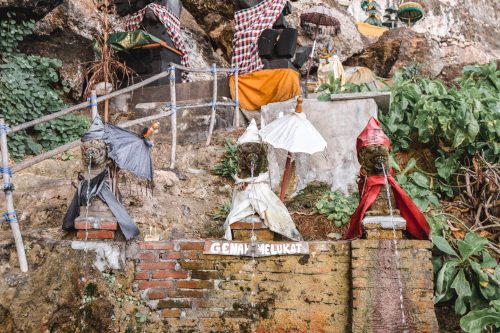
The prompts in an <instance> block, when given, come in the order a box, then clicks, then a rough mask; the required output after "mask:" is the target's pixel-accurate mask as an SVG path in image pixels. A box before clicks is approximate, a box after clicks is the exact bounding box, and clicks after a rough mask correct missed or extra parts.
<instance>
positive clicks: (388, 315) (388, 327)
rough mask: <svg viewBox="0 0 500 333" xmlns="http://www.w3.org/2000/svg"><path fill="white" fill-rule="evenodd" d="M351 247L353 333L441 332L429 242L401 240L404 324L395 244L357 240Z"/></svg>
mask: <svg viewBox="0 0 500 333" xmlns="http://www.w3.org/2000/svg"><path fill="white" fill-rule="evenodd" d="M351 246H352V276H353V282H352V284H353V328H352V332H353V333H364V332H384V333H391V332H394V333H396V332H398V333H399V332H403V331H405V330H406V331H409V332H422V333H424V332H439V327H438V324H437V320H436V317H435V314H434V303H433V301H432V297H433V273H432V263H431V256H432V254H431V251H430V249H431V248H432V245H431V243H430V242H428V241H415V240H398V241H397V244H396V246H397V249H398V252H399V258H400V260H399V272H400V277H401V283H402V290H403V305H404V318H405V322H406V324H403V320H402V319H403V315H402V313H401V302H400V298H399V297H400V292H399V283H398V271H397V264H396V259H395V258H396V256H395V255H394V253H395V252H394V245H393V242H392V241H391V240H357V241H353V242H352V245H351Z"/></svg>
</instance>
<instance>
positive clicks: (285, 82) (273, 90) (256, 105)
mask: <svg viewBox="0 0 500 333" xmlns="http://www.w3.org/2000/svg"><path fill="white" fill-rule="evenodd" d="M229 90H230V92H231V97H232V98H233V100H234V99H235V93H234V76H230V77H229ZM300 94H301V91H300V76H299V72H297V71H295V70H293V69H290V68H278V69H264V70H260V71H256V72H252V73H247V74H243V75H239V76H238V97H239V100H240V108H242V109H245V110H258V109H260V107H261V106H263V105H266V104H269V103H274V102H282V101H286V100H289V99H290V98H292V97H295V96H298V95H300Z"/></svg>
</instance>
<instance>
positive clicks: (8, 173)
mask: <svg viewBox="0 0 500 333" xmlns="http://www.w3.org/2000/svg"><path fill="white" fill-rule="evenodd" d="M176 69H180V70H182V71H186V72H198V73H201V72H205V73H212V78H213V80H214V84H213V93H212V101H211V102H210V103H195V104H189V105H177V101H176V91H175V86H176V84H175V70H176ZM218 73H232V74H233V75H234V77H235V87H236V88H235V100H234V102H221V101H217V75H218ZM167 76H168V77H169V81H170V84H169V85H170V103H168V104H167V105H166V106H165V108H162V109H161V110H160V112H159V113H158V114H155V115H151V116H147V117H143V118H139V119H134V120H130V121H126V122H123V123H120V124H118V126H119V127H122V128H127V127H131V126H134V125H138V124H141V123H144V122H148V121H153V120H157V119H161V118H165V117H171V125H172V126H171V127H172V148H171V149H172V150H171V156H170V168H172V169H173V168H175V158H176V149H177V111H178V110H180V109H186V108H196V107H210V108H211V112H210V126H209V130H208V135H207V141H206V145H207V146H208V145H210V142H211V138H212V134H213V129H214V126H215V116H216V109H217V105H219V106H233V107H234V119H233V126H234V127H238V126H239V122H240V120H239V101H238V69H237V68H217V67H216V65H215V64H213V65H212V67H210V68H189V67H184V66H181V65H178V64H174V63H170V66H169V68H168V70H167V71H164V72H161V73H159V74H156V75H154V76H152V77H150V78H148V79H146V80H144V81H141V82H139V83H136V84H133V85H131V86H128V87H126V88H123V89H120V90H117V91H114V92H111V93H109V94H107V95H103V96H100V97H96V94H95V91H92V95H91V98H90V99H89V100H88V101H86V102H83V103H80V104H78V105H74V106H71V107H69V108H66V109H64V110H61V111H59V112H55V113H52V114H49V115H46V116H43V117H40V118H38V119H34V120H32V121H28V122H26V123H23V124H20V125H16V126H13V127H12V128H9V127H8V124H5V120H4V119H3V118H0V149H1V168H0V174H1V175H2V178H3V183H4V185H3V190H4V193H5V202H6V206H7V207H6V208H7V212H6V213H5V214H4V215H3V221H6V222H8V223H9V224H10V226H11V229H12V234H13V236H14V241H15V245H16V250H17V255H18V258H19V265H20V268H21V271H22V272H27V271H28V264H27V260H26V253H25V251H24V245H23V240H22V236H21V231H20V228H19V222H18V220H17V215H16V212H15V210H14V202H13V196H12V191H13V189H14V187H13V185H12V183H11V181H12V174H13V173H15V172H19V171H21V170H23V169H26V168H28V167H30V166H33V165H35V164H37V163H40V162H42V161H44V160H46V159H48V158H51V157H53V156H56V155H58V154H61V153H63V152H65V151H67V150H70V149H73V148H76V147H78V146H79V145H80V144H81V141H80V140H76V141H73V142H69V143H66V144H64V145H62V146H60V147H58V148H56V149H53V150H50V151H48V152H45V153H42V154H40V155H37V156H35V157H33V158H30V159H28V160H25V161H23V162H21V163H17V164H15V165H13V166H11V167H10V166H9V152H8V147H7V140H8V137H7V135H8V134H12V133H15V132H19V131H22V130H25V129H27V128H30V127H32V126H35V125H38V124H42V123H45V122H48V121H51V120H54V119H57V118H60V117H63V116H65V115H68V114H70V113H73V112H75V111H79V110H82V109H85V108H88V107H91V112H92V119H93V118H94V117H95V116H96V114H97V104H98V103H99V102H106V101H109V100H110V99H111V98H113V97H116V96H120V95H123V94H126V93H129V92H131V91H134V90H136V89H138V88H141V87H144V86H146V85H148V84H150V83H152V82H155V81H157V80H159V79H161V78H164V77H167Z"/></svg>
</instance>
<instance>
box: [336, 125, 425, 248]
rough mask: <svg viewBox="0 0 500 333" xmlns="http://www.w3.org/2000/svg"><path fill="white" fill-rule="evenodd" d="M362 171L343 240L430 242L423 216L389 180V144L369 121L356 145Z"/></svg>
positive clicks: (390, 176)
mask: <svg viewBox="0 0 500 333" xmlns="http://www.w3.org/2000/svg"><path fill="white" fill-rule="evenodd" d="M356 150H357V153H358V160H359V163H360V164H361V170H360V174H359V180H358V189H359V193H360V196H361V200H360V203H359V206H358V208H357V209H356V211H355V212H354V214H353V216H352V218H351V221H350V225H349V230H348V231H347V233H346V234H345V235H344V239H353V238H360V237H362V236H365V237H366V238H367V239H394V238H399V239H401V238H403V235H406V236H407V238H410V239H420V240H424V239H429V233H430V228H429V225H428V223H427V221H426V219H425V217H424V215H423V214H422V213H421V212H420V210H419V209H418V208H417V206H416V205H415V203H413V201H412V200H411V199H410V197H409V196H408V195H407V194H406V193H405V191H404V190H403V189H402V188H401V187H400V186H399V184H398V183H397V182H396V180H395V179H394V178H393V177H392V169H391V168H390V166H389V152H390V150H391V144H390V141H389V138H388V137H387V135H386V134H385V133H384V130H383V129H382V128H381V127H380V122H379V121H378V120H377V119H375V118H373V117H371V118H370V120H369V121H368V124H367V125H366V127H365V129H364V130H363V131H362V132H361V134H360V135H359V136H358V138H357V141H356ZM405 231H406V232H405Z"/></svg>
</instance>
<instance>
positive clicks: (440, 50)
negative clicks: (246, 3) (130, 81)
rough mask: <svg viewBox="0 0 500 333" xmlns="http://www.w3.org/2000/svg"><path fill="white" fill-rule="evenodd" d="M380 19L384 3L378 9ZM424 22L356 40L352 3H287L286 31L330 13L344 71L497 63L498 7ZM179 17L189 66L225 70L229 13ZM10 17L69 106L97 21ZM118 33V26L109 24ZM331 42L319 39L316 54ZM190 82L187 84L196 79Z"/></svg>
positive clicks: (214, 10)
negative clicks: (54, 61)
mask: <svg viewBox="0 0 500 333" xmlns="http://www.w3.org/2000/svg"><path fill="white" fill-rule="evenodd" d="M378 2H379V4H380V5H381V7H382V12H383V10H384V9H385V7H387V6H388V5H389V4H393V3H394V1H391V0H380V1H378ZM418 2H420V3H421V4H422V5H423V7H424V9H425V16H424V19H423V20H421V21H420V22H417V23H416V24H415V25H413V26H412V27H407V26H406V25H404V24H401V23H400V28H399V29H396V30H394V31H389V32H387V33H386V34H384V35H383V36H382V37H381V38H380V39H379V40H373V39H370V40H369V39H367V38H365V37H364V36H362V35H360V33H359V32H358V30H357V28H356V24H355V23H356V22H358V21H363V20H364V19H365V18H366V15H365V13H364V12H363V11H362V10H361V8H360V3H359V1H357V0H351V1H349V0H344V1H337V0H298V1H295V2H292V5H293V9H294V10H293V13H292V15H290V16H287V20H288V21H289V22H290V23H291V24H292V26H295V27H299V17H300V12H301V11H303V10H304V9H306V8H309V7H312V6H315V5H319V4H326V5H328V6H330V7H332V8H333V11H334V13H335V16H336V17H337V18H338V19H339V21H340V22H341V25H342V32H341V34H340V35H339V36H337V37H335V38H334V42H335V45H336V46H337V47H338V48H339V49H340V50H341V59H342V60H343V61H344V60H346V64H351V65H356V64H359V65H364V66H367V67H370V68H371V69H373V70H375V71H376V73H377V74H378V75H381V76H386V77H387V76H390V75H392V73H393V72H394V71H395V70H396V69H398V68H401V67H404V66H406V65H408V64H410V63H413V62H418V63H423V64H424V71H425V72H427V73H428V74H431V75H434V76H436V75H439V74H443V73H444V74H446V72H447V71H448V73H450V72H453V71H454V70H455V71H456V69H457V68H460V67H461V66H463V65H464V64H469V63H477V62H480V63H484V62H488V61H489V60H491V59H499V58H500V40H499V39H498V38H497V36H498V35H499V34H500V18H499V13H500V4H499V3H498V2H496V1H483V0H430V1H422V0H419V1H418ZM183 5H184V9H185V10H184V11H183V14H182V17H181V25H182V33H183V36H184V37H185V40H186V44H187V48H188V50H189V56H190V58H191V59H192V65H193V66H208V65H209V64H211V63H217V64H219V65H228V63H229V62H230V58H231V52H232V47H231V44H232V36H233V33H234V21H233V17H234V7H233V2H232V1H230V0H225V1H220V0H183ZM7 11H15V12H17V13H18V14H19V16H20V17H24V18H34V19H36V20H37V25H36V29H35V35H34V36H32V37H31V38H29V39H28V40H26V41H25V42H24V43H23V46H22V48H23V50H25V51H27V52H32V53H37V54H42V55H45V56H53V57H58V58H60V59H61V60H63V62H64V63H65V65H64V67H63V69H62V75H63V77H64V78H65V79H67V80H69V81H70V83H71V85H72V86H73V88H74V94H73V97H75V98H76V99H77V98H78V96H79V93H80V92H81V88H82V85H83V80H84V77H83V72H84V65H83V64H84V63H85V62H88V61H90V60H92V58H93V54H92V51H91V49H90V45H91V39H92V37H93V36H95V35H96V34H98V33H100V30H101V28H100V20H99V17H100V16H101V13H100V12H99V11H97V10H96V9H95V6H94V4H93V1H92V0H3V1H1V2H0V17H2V15H4V14H5V12H7ZM111 20H112V24H113V25H115V26H117V27H118V26H119V23H120V22H119V20H117V19H115V18H114V17H112V18H111ZM311 37H312V36H311V35H310V34H308V33H306V32H304V30H303V29H300V28H299V40H298V44H299V46H300V45H310V44H312V39H311ZM330 38H331V36H328V35H321V36H319V38H318V42H319V47H321V46H322V45H324V44H325V43H326V42H327V41H328V40H329V39H330ZM203 78H205V77H203V76H198V77H193V79H203Z"/></svg>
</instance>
